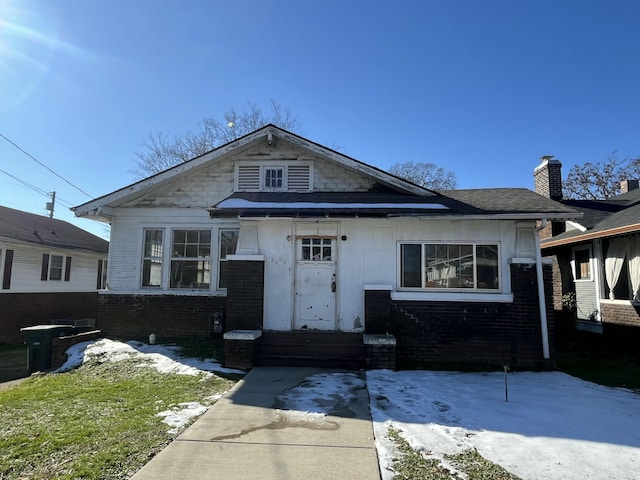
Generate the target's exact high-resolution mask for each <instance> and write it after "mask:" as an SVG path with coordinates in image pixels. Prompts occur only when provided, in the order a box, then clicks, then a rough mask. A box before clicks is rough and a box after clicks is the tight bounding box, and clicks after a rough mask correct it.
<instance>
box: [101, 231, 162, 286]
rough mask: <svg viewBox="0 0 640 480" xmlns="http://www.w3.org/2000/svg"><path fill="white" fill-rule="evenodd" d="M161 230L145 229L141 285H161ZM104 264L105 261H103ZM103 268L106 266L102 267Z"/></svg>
mask: <svg viewBox="0 0 640 480" xmlns="http://www.w3.org/2000/svg"><path fill="white" fill-rule="evenodd" d="M163 234H164V231H163V230H154V229H145V230H144V247H143V258H142V286H143V287H160V286H162V255H163ZM104 263H105V264H106V263H107V262H104ZM103 269H104V270H106V268H104V267H103Z"/></svg>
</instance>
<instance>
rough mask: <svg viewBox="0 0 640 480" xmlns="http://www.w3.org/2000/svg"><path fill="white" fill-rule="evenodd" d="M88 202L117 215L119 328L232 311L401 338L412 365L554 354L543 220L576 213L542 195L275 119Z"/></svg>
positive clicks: (239, 322) (112, 320)
mask: <svg viewBox="0 0 640 480" xmlns="http://www.w3.org/2000/svg"><path fill="white" fill-rule="evenodd" d="M73 210H74V211H75V213H76V215H77V216H81V217H85V218H94V219H96V220H100V221H103V222H109V223H110V224H111V248H110V253H109V269H108V275H107V284H108V290H106V291H104V292H102V293H101V294H100V296H101V299H100V312H99V321H100V328H101V329H103V330H104V331H107V332H112V333H114V334H119V335H139V336H143V335H144V334H148V333H150V332H152V331H153V332H156V333H158V332H160V333H164V334H166V335H181V334H204V333H208V331H209V330H207V329H209V328H210V327H211V319H212V318H213V317H212V315H213V314H214V313H215V312H221V311H223V310H224V313H225V315H226V319H225V320H226V325H225V328H224V330H225V331H229V330H238V329H240V330H245V329H252V330H260V331H262V332H265V333H267V332H299V331H315V332H334V333H338V332H352V333H385V332H389V333H392V334H394V335H396V337H397V339H398V355H399V356H400V357H402V358H406V359H415V360H434V359H439V358H442V359H446V360H461V361H467V360H470V361H473V360H486V361H492V362H496V361H505V360H508V361H515V362H517V361H518V359H520V360H521V361H523V362H526V361H529V362H531V361H538V360H542V359H544V358H549V355H550V354H549V338H548V337H549V336H548V329H547V320H546V308H544V306H545V305H546V304H545V302H546V299H545V297H544V292H543V291H542V289H541V288H539V287H541V286H542V285H543V283H542V277H541V273H542V263H541V260H540V254H539V248H538V247H537V234H536V222H537V221H540V220H546V219H552V220H557V219H566V218H573V217H574V216H575V215H574V212H573V211H572V210H571V209H569V208H566V207H564V206H562V205H560V204H559V203H557V202H554V201H552V200H549V199H546V198H543V197H541V196H539V195H537V194H535V193H533V192H531V191H529V190H526V189H508V188H507V189H487V190H459V191H452V192H435V191H430V190H427V189H424V188H421V187H419V186H416V185H414V184H412V183H410V182H407V181H405V180H403V179H400V178H398V177H395V176H393V175H391V174H389V173H387V172H384V171H382V170H379V169H377V168H375V167H372V166H370V165H367V164H365V163H362V162H359V161H357V160H355V159H353V158H350V157H347V156H345V155H343V154H341V153H338V152H336V151H333V150H331V149H328V148H326V147H323V146H321V145H319V144H317V143H314V142H311V141H309V140H307V139H305V138H302V137H300V136H298V135H295V134H292V133H290V132H287V131H284V130H282V129H280V128H278V127H275V126H273V125H268V126H265V127H263V128H261V129H259V130H257V131H255V132H253V133H251V134H249V135H246V136H244V137H242V138H239V139H238V140H235V141H233V142H231V143H229V144H227V145H224V146H222V147H219V148H217V149H215V150H213V151H211V152H209V153H206V154H204V155H202V156H200V157H197V158H195V159H193V160H191V161H189V162H186V163H183V164H180V165H178V166H176V167H173V168H171V169H168V170H166V171H164V172H161V173H159V174H157V175H154V176H152V177H149V178H146V179H144V180H141V181H139V182H137V183H134V184H132V185H129V186H127V187H125V188H122V189H120V190H117V191H115V192H113V193H110V194H108V195H105V196H103V197H101V198H98V199H96V200H93V201H90V202H87V203H85V204H83V205H80V206H78V207H75V208H74V209H73ZM538 277H539V278H540V283H536V282H537V280H536V278H538ZM523 282H524V284H525V285H526V288H525V287H522V288H521V284H522V283H523ZM531 282H533V285H534V287H533V288H531ZM538 291H540V293H539V294H538ZM367 299H368V300H367ZM367 302H369V304H370V305H373V304H379V303H380V302H382V304H384V305H383V308H382V309H378V308H376V309H372V308H369V309H368V307H367ZM372 302H373V303H372ZM540 306H543V308H542V309H540ZM382 312H387V313H384V315H383V314H382ZM385 315H386V316H385ZM536 329H537V330H536Z"/></svg>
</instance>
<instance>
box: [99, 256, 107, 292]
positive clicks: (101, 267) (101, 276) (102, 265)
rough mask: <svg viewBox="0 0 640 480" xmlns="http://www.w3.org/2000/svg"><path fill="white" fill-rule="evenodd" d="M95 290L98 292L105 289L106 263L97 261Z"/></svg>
mask: <svg viewBox="0 0 640 480" xmlns="http://www.w3.org/2000/svg"><path fill="white" fill-rule="evenodd" d="M96 288H97V289H98V290H104V289H105V288H107V261H106V260H98V278H97V281H96Z"/></svg>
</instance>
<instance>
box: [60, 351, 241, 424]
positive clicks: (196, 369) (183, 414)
mask: <svg viewBox="0 0 640 480" xmlns="http://www.w3.org/2000/svg"><path fill="white" fill-rule="evenodd" d="M66 353H67V361H66V362H65V363H64V365H62V366H61V367H60V368H59V369H57V370H56V373H62V372H66V371H69V370H72V369H74V368H76V367H79V366H80V365H82V364H83V363H85V362H90V361H95V360H98V361H101V362H119V361H121V360H127V359H136V360H139V361H140V367H145V366H146V367H151V368H155V369H156V370H157V371H158V372H160V373H176V374H178V375H194V376H195V375H202V376H203V377H208V376H211V375H212V373H211V372H219V373H240V374H244V373H246V372H244V371H243V370H236V369H231V368H224V367H222V366H221V365H220V363H218V362H216V361H215V360H213V359H206V360H198V359H195V358H186V357H181V356H180V347H179V346H176V345H148V344H146V343H141V342H136V341H130V342H127V343H122V342H115V341H113V340H109V339H106V338H103V339H101V340H97V341H90V342H81V343H78V344H76V345H74V346H72V347H70V348H69V349H68V350H67V351H66ZM221 396H222V395H214V396H211V397H209V398H207V399H206V400H208V401H211V402H212V403H214V402H215V401H216V400H218V399H219V398H220V397H221ZM207 408H209V407H207V406H205V405H202V404H200V403H198V402H186V403H181V404H179V405H177V406H174V407H172V408H171V410H165V411H163V412H160V413H158V416H159V417H163V422H164V423H166V424H167V425H169V426H170V427H171V429H170V430H169V431H168V433H169V434H170V435H176V434H177V433H178V432H180V430H182V429H183V428H184V426H185V425H187V424H188V423H189V422H190V421H191V419H193V418H195V417H199V416H200V415H202V414H203V413H204V412H206V411H207Z"/></svg>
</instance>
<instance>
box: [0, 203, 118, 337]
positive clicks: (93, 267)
mask: <svg viewBox="0 0 640 480" xmlns="http://www.w3.org/2000/svg"><path fill="white" fill-rule="evenodd" d="M108 249H109V243H108V242H107V241H105V240H103V239H101V238H99V237H96V236H95V235H92V234H91V233H89V232H87V231H85V230H82V229H81V228H78V227H76V226H74V225H72V224H70V223H67V222H64V221H62V220H57V219H55V218H49V217H45V216H42V215H35V214H32V213H27V212H23V211H20V210H14V209H11V208H7V207H2V206H0V307H1V309H0V310H1V311H2V318H1V319H0V334H1V336H2V338H1V339H0V343H16V342H18V341H20V340H21V337H20V332H19V330H20V328H22V327H25V326H28V325H34V324H36V323H47V322H48V321H50V320H51V319H56V318H64V317H69V318H73V317H95V316H96V311H97V293H96V292H97V291H98V290H99V289H100V288H104V286H105V280H106V277H105V274H106V271H107V254H108Z"/></svg>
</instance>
